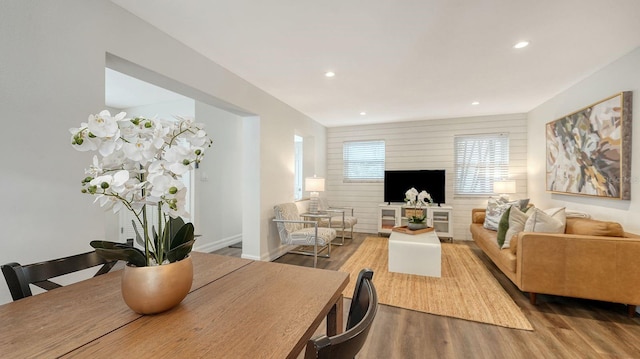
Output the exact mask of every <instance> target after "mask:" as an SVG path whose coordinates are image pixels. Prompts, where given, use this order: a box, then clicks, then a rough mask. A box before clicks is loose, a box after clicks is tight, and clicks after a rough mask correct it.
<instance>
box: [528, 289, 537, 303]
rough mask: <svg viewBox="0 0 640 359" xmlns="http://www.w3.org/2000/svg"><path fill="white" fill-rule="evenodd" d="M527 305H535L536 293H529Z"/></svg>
mask: <svg viewBox="0 0 640 359" xmlns="http://www.w3.org/2000/svg"><path fill="white" fill-rule="evenodd" d="M529 303H531V304H533V305H536V293H533V292H529Z"/></svg>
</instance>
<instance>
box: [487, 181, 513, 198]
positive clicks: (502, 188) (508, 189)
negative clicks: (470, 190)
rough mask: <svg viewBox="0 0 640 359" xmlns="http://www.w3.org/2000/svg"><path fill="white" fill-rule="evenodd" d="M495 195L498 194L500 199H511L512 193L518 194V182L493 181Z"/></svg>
mask: <svg viewBox="0 0 640 359" xmlns="http://www.w3.org/2000/svg"><path fill="white" fill-rule="evenodd" d="M493 193H497V194H499V195H500V197H504V198H506V199H509V194H510V193H516V181H508V180H502V181H493Z"/></svg>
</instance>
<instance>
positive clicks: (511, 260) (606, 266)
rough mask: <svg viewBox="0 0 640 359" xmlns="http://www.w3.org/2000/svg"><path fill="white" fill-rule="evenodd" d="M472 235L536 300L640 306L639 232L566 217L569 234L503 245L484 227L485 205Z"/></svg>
mask: <svg viewBox="0 0 640 359" xmlns="http://www.w3.org/2000/svg"><path fill="white" fill-rule="evenodd" d="M471 217H472V221H471V222H472V223H471V235H472V237H473V240H474V241H475V242H476V243H477V244H478V246H479V247H480V248H481V249H482V250H483V251H484V253H486V254H487V256H488V257H489V258H491V260H492V261H493V262H494V263H495V264H496V266H497V267H498V268H499V269H500V270H501V271H502V272H503V273H504V274H505V275H506V276H507V277H508V278H509V279H510V280H511V281H512V282H513V283H514V284H515V285H516V286H517V287H518V288H519V289H520V290H521V291H523V292H529V299H530V301H531V303H532V304H535V302H536V294H537V293H541V294H551V295H559V296H566V297H575V298H585V299H593V300H601V301H606V302H614V303H623V304H626V305H627V308H628V314H629V316H630V317H632V316H633V315H634V313H635V308H636V305H640V287H638V286H637V285H636V284H635V283H636V282H637V280H638V278H640V236H639V235H636V234H632V233H627V232H624V230H623V229H622V226H621V225H620V224H619V223H616V222H605V221H597V220H593V219H585V218H567V225H566V229H565V233H562V234H558V233H534V232H520V233H519V234H518V235H516V236H514V238H513V239H512V241H511V248H506V249H500V248H499V247H498V244H497V240H496V237H497V232H496V231H492V230H488V229H486V228H484V227H483V223H484V218H485V209H484V208H476V209H473V210H472V212H471Z"/></svg>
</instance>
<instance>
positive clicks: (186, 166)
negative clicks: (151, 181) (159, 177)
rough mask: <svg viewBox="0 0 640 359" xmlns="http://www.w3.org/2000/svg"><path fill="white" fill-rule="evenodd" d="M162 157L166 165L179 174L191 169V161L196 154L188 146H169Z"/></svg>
mask: <svg viewBox="0 0 640 359" xmlns="http://www.w3.org/2000/svg"><path fill="white" fill-rule="evenodd" d="M164 158H165V159H166V161H167V165H166V167H167V168H169V170H171V172H173V173H175V174H177V175H179V176H181V175H183V174H185V173H186V172H188V171H189V170H191V162H193V161H195V159H196V155H195V153H194V152H193V151H191V149H190V148H188V147H184V146H171V147H170V148H169V149H167V151H166V152H165V154H164Z"/></svg>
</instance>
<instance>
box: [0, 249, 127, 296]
mask: <svg viewBox="0 0 640 359" xmlns="http://www.w3.org/2000/svg"><path fill="white" fill-rule="evenodd" d="M116 262H117V261H116V260H106V259H103V258H102V257H100V256H99V255H98V254H97V253H96V252H95V251H93V252H87V253H83V254H77V255H74V256H70V257H65V258H59V259H54V260H50V261H45V262H39V263H33V264H27V265H20V264H19V263H15V262H12V263H7V264H4V265H2V274H4V279H5V280H6V281H7V286H8V287H9V291H11V296H12V297H13V300H18V299H22V298H25V297H30V296H31V295H32V293H31V288H29V284H33V285H36V286H38V287H40V288H42V289H45V290H52V289H55V288H59V287H61V285H60V284H57V283H54V282H52V281H50V280H49V279H50V278H54V277H58V276H61V275H64V274H69V273H73V272H77V271H80V270H83V269H87V268H91V267H95V266H99V265H102V268H100V270H98V272H97V273H96V274H95V275H94V276H98V275H101V274H105V273H107V272H109V271H110V270H111V268H113V266H114V265H115V264H116Z"/></svg>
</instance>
